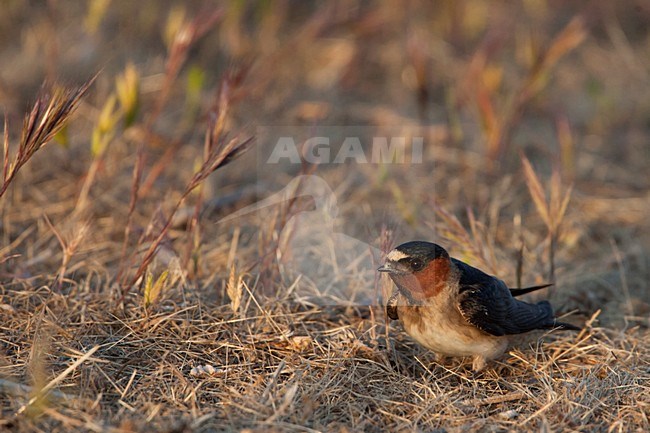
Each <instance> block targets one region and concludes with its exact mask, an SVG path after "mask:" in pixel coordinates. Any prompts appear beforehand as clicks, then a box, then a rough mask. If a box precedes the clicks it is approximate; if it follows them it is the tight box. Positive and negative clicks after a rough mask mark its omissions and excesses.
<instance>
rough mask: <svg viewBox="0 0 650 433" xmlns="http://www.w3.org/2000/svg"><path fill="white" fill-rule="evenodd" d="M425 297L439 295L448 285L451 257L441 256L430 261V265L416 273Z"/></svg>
mask: <svg viewBox="0 0 650 433" xmlns="http://www.w3.org/2000/svg"><path fill="white" fill-rule="evenodd" d="M415 275H416V277H417V279H418V283H419V286H420V287H421V290H422V292H423V295H424V297H425V298H430V297H432V296H436V295H438V294H439V293H440V292H441V291H442V290H443V289H444V288H445V286H446V285H447V278H448V277H449V259H446V258H439V259H434V260H432V261H431V262H429V264H428V266H427V267H426V268H424V269H422V270H421V271H420V272H418V273H417V274H415Z"/></svg>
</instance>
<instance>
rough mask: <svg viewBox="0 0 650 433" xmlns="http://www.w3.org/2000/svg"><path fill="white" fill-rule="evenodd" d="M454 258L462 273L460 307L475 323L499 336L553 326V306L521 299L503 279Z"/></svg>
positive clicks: (459, 296)
mask: <svg viewBox="0 0 650 433" xmlns="http://www.w3.org/2000/svg"><path fill="white" fill-rule="evenodd" d="M452 260H453V261H454V264H455V265H456V266H457V267H458V269H459V271H460V275H461V276H460V281H459V290H458V291H459V293H458V309H459V310H460V312H461V314H462V315H463V317H464V318H465V320H467V321H468V322H469V323H471V324H472V325H474V326H476V327H477V328H479V329H481V330H482V331H485V332H487V333H488V334H492V335H496V336H502V335H508V334H520V333H523V332H528V331H532V330H533V329H544V328H552V327H553V326H554V324H555V321H554V319H553V309H552V308H551V305H550V304H549V303H548V302H545V301H544V302H540V303H538V304H529V303H526V302H522V301H518V300H516V299H515V298H513V297H512V294H511V293H510V290H509V289H508V286H506V284H505V283H504V282H503V281H501V280H499V279H498V278H495V277H492V276H490V275H487V274H485V273H484V272H482V271H480V270H478V269H476V268H474V267H472V266H470V265H468V264H466V263H463V262H461V261H459V260H456V259H452Z"/></svg>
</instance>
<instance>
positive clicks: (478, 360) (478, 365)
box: [472, 355, 487, 373]
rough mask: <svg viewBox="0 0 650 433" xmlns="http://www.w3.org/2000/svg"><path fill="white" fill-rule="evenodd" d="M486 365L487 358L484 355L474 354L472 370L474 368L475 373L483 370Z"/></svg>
mask: <svg viewBox="0 0 650 433" xmlns="http://www.w3.org/2000/svg"><path fill="white" fill-rule="evenodd" d="M486 365H487V360H486V359H485V357H484V356H480V355H476V356H474V359H473V361H472V370H474V373H478V372H479V371H481V370H483V369H484V368H485V366H486Z"/></svg>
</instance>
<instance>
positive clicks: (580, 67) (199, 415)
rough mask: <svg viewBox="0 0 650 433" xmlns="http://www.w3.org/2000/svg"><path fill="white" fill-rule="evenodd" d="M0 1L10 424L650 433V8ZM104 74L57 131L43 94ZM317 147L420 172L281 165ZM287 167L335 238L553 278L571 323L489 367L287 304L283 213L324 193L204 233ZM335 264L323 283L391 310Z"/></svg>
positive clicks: (320, 278) (380, 326)
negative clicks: (430, 247)
mask: <svg viewBox="0 0 650 433" xmlns="http://www.w3.org/2000/svg"><path fill="white" fill-rule="evenodd" d="M2 8H3V11H2V13H1V14H0V60H1V63H0V64H2V68H0V101H1V102H2V104H1V105H2V107H3V109H4V111H5V114H6V119H7V139H6V140H7V141H6V142H7V143H8V144H9V146H8V154H7V157H6V158H5V165H4V167H5V168H4V171H3V173H4V175H3V187H2V192H0V211H1V220H0V227H1V229H0V236H1V237H2V240H1V242H0V430H2V431H47V432H63V431H96V432H132V431H136V432H145V431H162V432H194V431H196V432H199V431H200V432H203V431H206V432H207V431H241V430H245V429H247V430H248V431H328V432H330V431H334V432H335V431H341V432H348V431H375V432H379V431H382V432H383V431H422V432H433V431H436V432H442V431H447V432H455V431H531V430H532V431H589V432H591V431H599V432H615V431H638V432H643V431H649V430H650V420H649V417H650V333H649V331H648V326H649V325H650V322H649V319H648V315H649V314H650V294H649V290H648V281H649V280H650V261H649V259H648V256H649V253H650V235H649V230H648V229H649V228H650V227H649V225H648V211H649V210H650V193H649V187H650V176H649V175H648V170H649V168H650V164H649V162H650V145H649V144H648V143H650V122H649V121H648V119H650V85H648V83H650V48H649V47H650V31H649V30H648V29H650V7H649V6H648V4H647V2H644V1H641V0H638V1H623V2H610V1H606V0H603V1H594V2H562V1H551V0H534V1H525V2H522V3H521V4H517V5H515V4H514V3H511V2H508V3H504V2H484V1H478V0H466V1H435V2H428V1H422V2H418V1H407V2H398V1H388V2H358V1H355V0H350V1H348V0H341V1H334V2H330V3H327V4H323V5H321V4H320V3H318V2H287V1H259V2H223V3H218V2H217V3H211V2H206V3H203V2H172V1H143V2H128V1H110V0H109V1H102V0H94V1H89V2H59V1H49V2H23V1H7V2H5V4H3V6H2ZM96 73H99V74H98V76H97V78H96V79H95V81H94V82H93V83H92V85H91V86H90V88H89V90H88V91H87V92H86V93H85V95H83V96H82V97H81V98H80V99H74V98H73V101H72V102H73V103H74V104H73V105H76V106H75V107H74V108H75V110H74V113H73V114H70V113H68V112H67V111H66V100H65V96H62V95H61V94H59V93H56V91H55V89H57V88H59V86H65V87H66V88H68V89H75V88H78V87H79V86H81V85H82V84H83V83H85V82H87V81H89V80H90V79H91V78H92V77H93V76H94V75H95V74H96ZM43 81H45V82H46V85H45V86H44V87H43V90H41V93H40V94H41V95H42V99H41V100H40V101H41V102H42V103H43V104H45V105H42V106H41V109H40V111H39V109H38V106H37V107H36V108H37V109H36V110H34V111H32V109H33V107H34V102H35V101H36V100H37V96H38V95H39V88H40V87H41V83H42V82H43ZM48 95H49V96H48ZM53 95H54V96H53ZM50 101H53V105H52V106H51V108H53V109H54V111H47V110H44V109H43V108H44V107H46V106H47V104H48V103H49V102H50ZM56 109H61V110H62V111H61V112H60V113H59V112H57V111H56ZM29 112H32V115H31V116H32V117H31V118H32V120H33V121H34V122H33V124H32V125H31V126H30V124H29V122H27V123H25V124H23V121H22V119H23V117H25V116H26V113H29ZM68 118H69V119H68ZM66 120H67V123H66V125H67V126H66V127H65V128H63V129H62V130H59V131H58V133H57V135H56V137H54V139H52V140H49V138H50V137H49V136H50V135H51V133H54V132H57V130H58V129H59V127H60V122H63V121H66ZM278 125H282V126H278ZM325 126H330V127H331V128H330V129H326V131H329V132H328V133H329V134H332V136H334V135H336V136H343V137H344V136H347V135H354V134H358V135H359V136H360V137H362V138H368V137H371V136H374V135H384V136H397V135H401V136H405V137H412V136H422V137H424V154H423V160H422V161H421V162H420V163H416V162H410V163H405V164H382V165H378V164H360V163H359V164H357V163H353V162H351V161H347V162H346V163H345V164H322V165H320V166H318V167H315V166H311V165H309V164H291V163H286V164H285V165H282V166H278V165H273V164H267V163H266V161H267V156H268V154H269V152H270V151H271V150H272V148H273V145H274V144H275V142H274V141H273V139H271V138H269V137H272V136H274V134H275V135H278V134H280V135H282V134H285V135H292V136H295V137H296V140H297V141H300V140H303V139H305V138H307V137H309V136H310V135H314V134H316V133H317V132H318V131H322V130H321V129H319V128H323V127H325ZM21 128H22V129H21ZM29 130H31V131H32V133H31V134H27V132H26V131H29ZM251 136H253V137H254V138H255V142H254V144H253V145H252V147H251V146H250V145H249V143H248V142H247V141H246V140H247V138H248V137H251ZM206 137H208V138H207V139H206ZM48 140H49V143H48V144H47V145H45V146H44V147H41V146H42V145H43V143H44V142H45V141H48ZM247 147H250V148H249V149H248V151H247V152H245V153H244V154H243V156H242V155H240V153H242V152H243V151H244V150H246V148H247ZM240 151H241V152H240ZM237 156H239V158H235V157H237ZM526 161H530V165H527V164H528V163H527V162H526ZM16 169H19V170H16ZM212 172H214V173H213V174H212V175H210V176H208V174H210V173H212ZM299 174H311V175H312V176H318V178H321V179H324V180H325V181H326V182H327V185H329V188H331V194H330V195H331V196H332V197H334V198H336V207H337V209H338V218H337V219H336V220H335V221H334V222H333V224H334V225H333V226H331V227H330V226H327V228H328V230H330V231H334V232H338V233H341V234H345V235H346V236H348V238H345V239H347V240H349V241H350V242H354V241H355V240H358V242H360V244H359V245H371V246H373V247H374V248H376V251H380V250H384V251H385V250H386V248H388V247H390V246H392V245H395V244H396V243H398V242H401V241H405V240H409V239H429V240H435V241H437V242H439V243H441V244H443V245H445V246H447V247H448V249H449V250H450V251H451V253H452V255H454V256H456V257H458V258H461V259H464V260H466V261H468V262H470V263H472V264H474V265H476V266H478V267H481V268H483V269H486V270H488V271H490V272H492V273H493V274H495V275H498V276H500V277H501V278H504V279H505V280H506V281H507V282H508V283H510V284H513V285H515V284H519V283H520V282H521V283H522V284H533V283H541V282H544V281H547V280H548V279H549V278H552V279H554V280H555V282H556V284H555V286H554V288H553V289H552V290H551V291H547V292H545V293H542V294H541V295H540V296H543V297H550V299H551V301H552V303H553V304H554V306H555V307H556V309H557V311H558V312H559V314H562V315H565V316H566V317H565V320H569V321H571V322H573V323H576V324H579V325H584V330H583V331H582V332H580V333H568V332H555V333H550V334H547V335H541V334H538V335H531V336H529V337H528V338H526V339H524V340H522V341H521V342H520V343H519V344H517V345H516V346H515V347H513V349H512V350H511V351H510V352H509V353H507V354H506V355H505V356H504V357H503V358H502V359H500V360H499V361H498V362H495V363H493V364H492V365H491V366H490V367H489V368H488V369H487V370H486V371H484V372H482V373H481V374H479V375H473V374H472V373H471V372H470V369H469V364H468V361H467V360H462V359H456V360H451V359H448V360H444V361H442V362H437V361H435V359H434V356H433V354H431V353H429V352H427V351H426V350H424V349H422V348H421V347H419V346H417V345H416V344H414V343H413V342H412V341H411V340H410V339H409V338H408V336H406V335H405V334H404V333H403V331H402V330H401V329H400V327H399V326H398V325H397V324H395V323H390V324H389V323H387V321H386V319H385V316H384V313H383V311H382V308H381V307H380V306H378V305H373V306H371V307H366V306H363V305H358V304H357V305H352V306H350V305H347V306H346V305H345V302H343V301H344V300H345V299H339V300H337V299H336V298H335V297H331V298H329V301H328V302H327V303H326V304H327V305H322V304H323V302H313V299H312V300H311V301H310V300H306V299H305V298H304V297H299V296H297V293H298V291H297V289H296V287H297V286H296V284H295V283H296V278H298V277H299V276H298V275H297V274H296V273H292V272H288V271H287V269H286V268H285V266H286V263H285V261H284V260H285V259H286V256H285V255H283V254H284V253H283V251H287V250H286V249H283V248H285V247H286V245H285V242H286V239H287V238H286V237H285V236H286V234H287V233H288V232H287V227H288V226H289V221H290V220H291V218H292V217H294V216H297V215H300V213H301V211H305V210H307V211H309V210H314V209H316V210H319V209H320V210H323V209H325V211H326V213H327V212H329V211H330V210H332V209H333V208H332V207H331V205H332V203H331V202H329V201H323V200H321V198H322V197H321V196H319V195H318V194H316V196H315V197H312V199H306V200H303V199H299V200H288V201H285V202H283V203H282V204H281V206H275V207H274V206H271V207H269V208H267V209H266V211H265V213H263V214H262V215H261V216H262V218H254V217H250V216H244V217H237V218H233V219H230V220H228V221H226V222H223V223H221V224H217V223H216V222H217V221H219V220H220V219H222V218H224V217H227V216H228V215H232V213H233V212H234V211H236V210H238V209H242V208H244V207H245V206H247V205H250V204H251V203H254V202H255V201H256V200H259V199H260V198H262V197H267V196H269V195H272V193H274V192H276V191H280V190H282V189H283V188H284V187H285V186H286V185H288V184H290V183H291V181H292V179H295V176H296V175H299ZM312 179H315V178H312ZM326 193H329V191H326ZM324 204H325V205H326V206H324V207H323V205H324ZM294 221H295V220H294ZM300 221H302V220H300ZM330 222H331V221H330ZM322 227H323V226H321V225H319V224H317V223H314V222H311V223H310V222H309V221H307V222H302V226H300V224H298V225H297V227H295V225H294V227H291V228H290V230H289V234H292V233H298V232H300V230H302V232H300V233H303V234H304V233H305V231H304V230H306V233H307V235H306V237H303V238H301V239H303V240H304V239H307V247H310V245H309V241H310V239H311V238H310V237H309V233H311V232H312V231H313V232H314V233H315V232H316V231H317V230H318V229H319V228H322ZM294 231H295V232H294ZM316 238H317V236H316V235H314V244H316V243H317V241H316ZM339 239H340V238H339ZM332 245H333V247H332V248H331V249H330V250H328V251H329V252H332V254H331V255H327V254H323V255H322V262H321V261H320V260H318V263H319V265H320V264H322V267H319V269H318V271H317V272H314V273H313V274H312V275H311V277H312V278H311V279H312V280H314V283H315V286H316V288H317V289H318V290H319V291H324V290H325V287H327V290H330V289H332V290H334V289H340V290H343V297H344V298H345V296H347V295H349V291H351V290H353V288H354V289H355V290H356V289H358V288H361V289H362V290H365V293H366V294H369V295H371V297H373V298H374V299H375V300H377V299H379V298H377V297H376V296H375V293H376V291H377V292H379V291H380V290H383V291H384V292H385V291H386V290H388V287H387V285H386V284H384V283H385V282H382V281H376V280H375V273H374V272H373V269H374V268H375V266H376V263H373V262H372V261H371V260H365V261H362V262H358V263H357V262H354V260H353V259H352V261H349V262H348V261H346V262H345V263H346V265H345V266H344V268H340V267H339V266H338V265H335V264H334V263H332V257H333V256H334V255H336V254H339V255H341V256H344V255H345V253H346V251H350V249H349V248H348V246H349V245H348V244H347V243H344V242H338V243H336V244H332ZM303 246H304V245H303ZM304 251H307V250H304ZM314 251H319V250H317V249H316V248H315V245H314ZM352 251H353V250H352ZM318 257H319V258H320V257H321V256H318ZM346 260H347V259H346ZM353 262H354V266H352V263H353ZM312 263H313V262H312ZM347 265H349V266H347ZM348 271H349V272H348ZM307 279H308V278H307V277H306V276H305V277H300V280H299V282H301V281H302V282H305V281H306V280H307ZM346 290H347V291H348V292H346ZM346 294H347V295H346ZM374 304H377V302H374Z"/></svg>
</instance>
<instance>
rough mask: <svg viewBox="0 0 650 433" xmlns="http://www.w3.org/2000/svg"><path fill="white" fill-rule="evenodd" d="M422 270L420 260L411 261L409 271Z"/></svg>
mask: <svg viewBox="0 0 650 433" xmlns="http://www.w3.org/2000/svg"><path fill="white" fill-rule="evenodd" d="M422 268H424V262H423V261H422V260H420V259H411V269H413V270H414V271H419V270H421V269H422Z"/></svg>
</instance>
